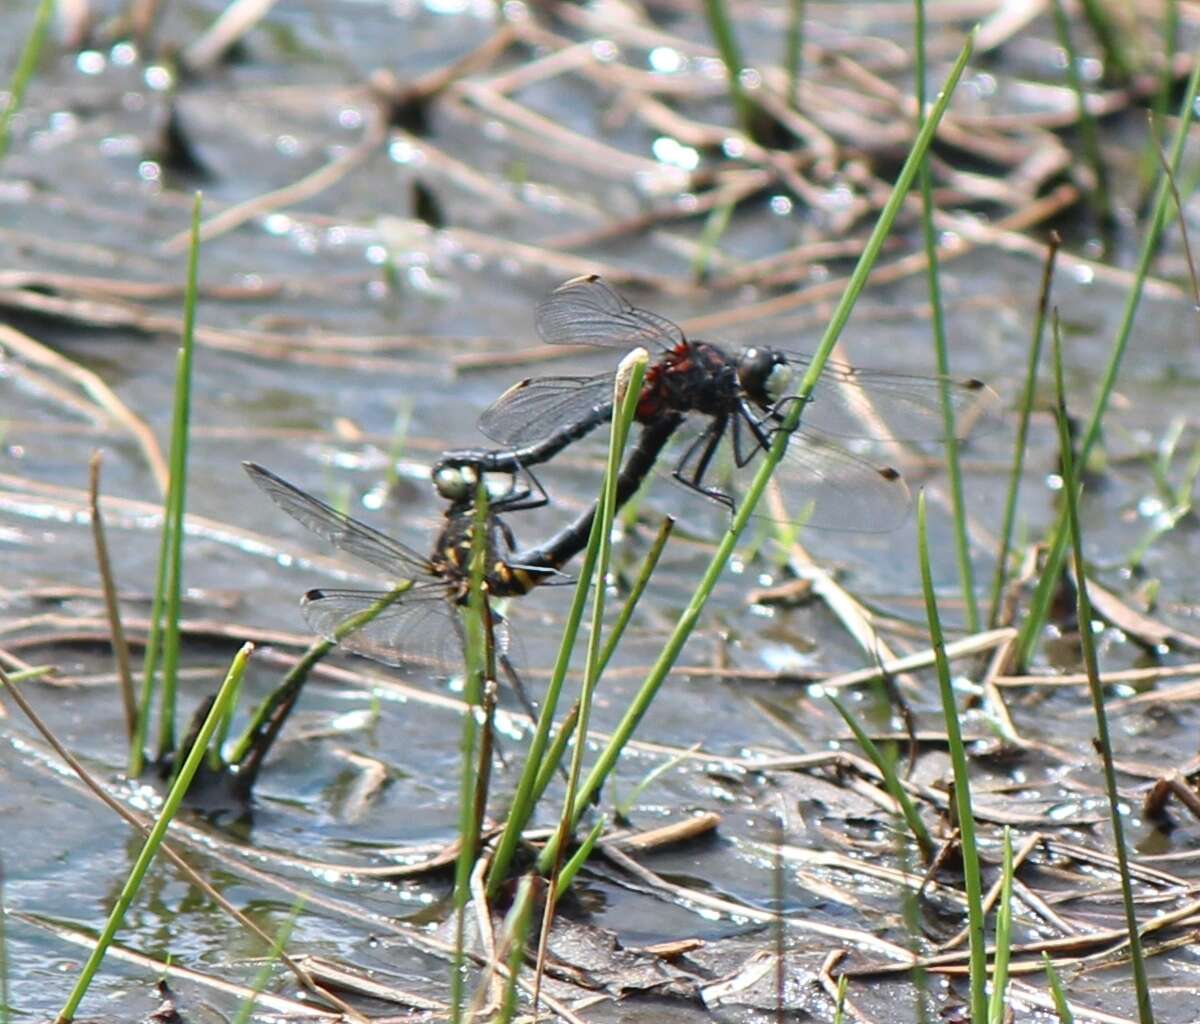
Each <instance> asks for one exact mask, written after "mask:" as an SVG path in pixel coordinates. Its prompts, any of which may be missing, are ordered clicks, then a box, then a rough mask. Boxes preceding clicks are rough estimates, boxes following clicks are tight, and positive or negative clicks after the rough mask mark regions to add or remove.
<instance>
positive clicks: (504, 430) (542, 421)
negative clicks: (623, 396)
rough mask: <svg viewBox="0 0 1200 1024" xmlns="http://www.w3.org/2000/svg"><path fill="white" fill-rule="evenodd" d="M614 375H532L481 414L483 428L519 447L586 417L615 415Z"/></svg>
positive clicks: (602, 418) (601, 419) (597, 420)
mask: <svg viewBox="0 0 1200 1024" xmlns="http://www.w3.org/2000/svg"><path fill="white" fill-rule="evenodd" d="M612 392H613V375H612V374H611V373H602V374H599V375H598V376H594V377H528V378H526V379H525V380H523V381H521V382H520V383H518V384H514V385H513V386H512V387H511V388H509V389H508V390H507V391H506V392H504V394H502V395H501V396H500V397H499V398H497V399H496V401H494V402H493V403H492V404H491V405H490V406H488V407H487V408H486V409H485V410H484V411H483V415H482V416H480V417H479V429H480V430H481V431H482V432H483V433H484V434H486V435H487V436H488V437H490V438H491V439H492V440H493V441H497V442H499V443H500V444H507V445H512V446H514V447H519V446H521V445H528V444H535V443H537V442H538V441H543V440H545V439H546V438H547V437H549V436H550V435H551V434H554V433H555V432H557V431H558V430H561V429H563V428H564V427H567V426H568V425H572V424H578V423H581V422H583V421H585V420H587V421H589V422H591V421H594V422H595V425H599V424H600V423H602V422H604V421H605V420H606V419H609V418H610V417H611V415H612Z"/></svg>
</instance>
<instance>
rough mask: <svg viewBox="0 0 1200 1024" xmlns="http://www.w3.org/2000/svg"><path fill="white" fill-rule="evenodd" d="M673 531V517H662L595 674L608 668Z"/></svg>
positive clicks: (614, 624) (606, 642)
mask: <svg viewBox="0 0 1200 1024" xmlns="http://www.w3.org/2000/svg"><path fill="white" fill-rule="evenodd" d="M674 529H675V518H674V516H664V517H663V521H662V522H661V523H660V524H659V527H658V533H657V534H655V536H654V542H653V543H652V544H651V545H650V550H649V551H647V552H646V557H645V558H643V559H642V566H641V569H639V570H638V575H637V579H636V580H634V581H633V589H632V590H630V591H629V596H628V597H627V598H625V603H624V604H623V605H622V606H621V613H620V614H619V615H618V616H617V621H616V622H614V623H613V624H612V627H611V628H610V629H609V631H608V638H607V639H606V640H605V641H604V650H603V651H602V652H601V654H600V664H599V665H598V667H597V668H596V672H597V674H602V673H603V672H604V670H605V669H606V668H608V663H609V661H610V660H612V656H613V655H614V654H616V653H617V644H619V643H620V642H621V637H623V636H624V635H625V628H626V627H627V626H628V625H629V620H630V619H632V618H633V613H634V610H635V609H636V608H637V606H638V602H639V601H640V600H641V599H642V594H644V593H645V592H646V585H647V584H648V583H649V582H650V577H651V576H652V575H654V570H655V569H657V568H658V560H659V559H660V558H661V557H662V553H663V549H664V548H666V546H667V540H668V538H669V537H670V536H671V531H672V530H674Z"/></svg>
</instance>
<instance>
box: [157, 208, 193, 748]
mask: <svg viewBox="0 0 1200 1024" xmlns="http://www.w3.org/2000/svg"><path fill="white" fill-rule="evenodd" d="M200 202H201V197H200V193H199V192H197V193H196V197H195V200H194V201H193V203H192V238H191V244H190V245H189V247H188V262H187V284H186V287H185V290H184V296H183V338H182V344H181V345H180V347H179V358H178V369H177V373H176V375H175V415H174V422H173V423H172V427H171V491H170V513H169V519H170V526H169V530H170V541H169V551H168V562H167V566H168V569H167V589H166V626H165V631H166V635H165V637H164V640H163V674H162V700H161V702H160V704H159V709H158V711H159V721H158V759H159V761H160V762H161V761H162V760H163V759H164V758H166V757H167V755H168V754H170V753H171V752H172V751H174V749H175V704H176V694H177V691H178V686H179V615H180V598H181V595H182V593H183V539H184V531H183V515H184V510H185V509H186V508H187V459H188V440H189V437H188V434H189V431H190V428H191V411H192V354H193V352H194V351H195V334H196V298H197V289H196V274H197V268H198V266H199V262H200Z"/></svg>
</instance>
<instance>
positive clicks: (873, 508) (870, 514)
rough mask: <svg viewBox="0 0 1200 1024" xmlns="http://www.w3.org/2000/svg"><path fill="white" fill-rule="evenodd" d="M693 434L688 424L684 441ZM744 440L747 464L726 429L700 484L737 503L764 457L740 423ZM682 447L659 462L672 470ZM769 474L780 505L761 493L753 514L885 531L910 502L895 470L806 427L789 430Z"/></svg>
mask: <svg viewBox="0 0 1200 1024" xmlns="http://www.w3.org/2000/svg"><path fill="white" fill-rule="evenodd" d="M695 436H696V435H695V434H694V433H693V432H692V431H691V430H688V431H687V432H686V436H685V438H684V439H682V444H683V445H687V444H689V443H691V442H692V441H694V440H695ZM742 442H743V444H742V447H741V451H742V457H743V459H745V458H746V457H747V456H749V461H748V462H747V463H746V464H745V465H743V466H741V467H739V466H738V465H737V462H736V461H735V459H734V452H733V444H732V440H731V433H730V432H726V434H725V436H724V438H723V440H722V442H721V445H720V447H719V448H718V450H717V453H716V455H715V456H714V458H713V459H712V461H711V463H710V464H709V466H708V469H707V471H706V472H705V474H704V476H703V479H702V483H703V484H704V486H706V487H708V488H712V489H716V490H719V491H721V492H722V493H724V494H725V495H727V496H728V497H729V498H730V499H731V501H732V502H733V504H734V506H735V507H737V506H740V505H741V503H742V501H743V498H744V495H745V491H746V488H747V486H748V485H749V483H750V481H751V479H752V478H753V477H754V474H755V473H757V472H758V467H759V466H760V465H761V463H762V459H763V451H762V449H758V450H757V452H755V450H754V447H753V446H754V443H755V442H754V440H753V438H750V437H749V436H748V431H745V429H744V428H743V433H742ZM684 450H685V449H684V448H682V447H680V445H679V444H675V445H673V446H672V451H671V452H669V453H668V455H667V456H666V457H665V459H664V460H663V461H662V462H661V464H660V468H661V469H663V470H665V471H666V472H667V473H668V474H670V473H671V472H672V471H673V470H674V469H675V468H676V466H677V465H678V463H679V459H680V457H681V455H682V452H683V451H684ZM694 464H695V463H694V462H693V463H692V465H694ZM685 475H687V474H686V472H685ZM772 479H773V480H774V481H775V482H776V483H777V484H778V487H779V490H780V495H781V497H782V499H783V508H782V510H776V509H774V508H772V505H771V502H770V496H769V495H764V496H763V498H762V500H761V501H760V502H759V504H758V507H757V509H756V510H755V517H756V518H764V519H771V520H775V521H777V522H784V523H788V524H791V525H796V526H811V527H813V528H816V529H821V530H838V531H847V532H856V533H886V532H887V531H889V530H894V529H896V527H898V526H900V525H901V524H902V523H903V522H904V521H905V519H906V518H907V516H908V510H909V506H910V504H911V499H910V496H909V491H908V485H907V484H906V483H905V482H904V480H903V478H902V477H901V476H900V474H899V472H898V471H896V470H895V469H892V468H890V467H887V466H881V465H877V464H876V463H873V462H871V461H869V460H868V459H864V458H862V457H861V456H859V455H855V454H854V453H852V452H848V451H846V450H845V449H844V448H842V447H841V446H840V445H838V444H836V443H835V442H834V441H832V440H830V439H829V438H826V437H824V436H823V435H821V434H811V433H809V432H808V431H807V430H799V431H797V432H796V433H795V434H793V435H792V439H791V442H790V443H789V445H788V448H787V451H786V452H785V453H784V457H783V459H782V461H781V462H780V463H779V466H778V467H777V468H776V470H775V473H774V476H773V477H772ZM692 493H697V492H695V491H692Z"/></svg>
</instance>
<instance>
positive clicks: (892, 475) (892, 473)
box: [879, 466, 900, 480]
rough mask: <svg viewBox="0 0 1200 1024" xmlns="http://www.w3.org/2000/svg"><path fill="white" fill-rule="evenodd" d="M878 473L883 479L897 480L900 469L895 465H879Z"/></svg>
mask: <svg viewBox="0 0 1200 1024" xmlns="http://www.w3.org/2000/svg"><path fill="white" fill-rule="evenodd" d="M879 475H880V476H881V477H883V478H884V479H885V480H899V479H900V470H898V469H896V467H895V466H880V467H879Z"/></svg>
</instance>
